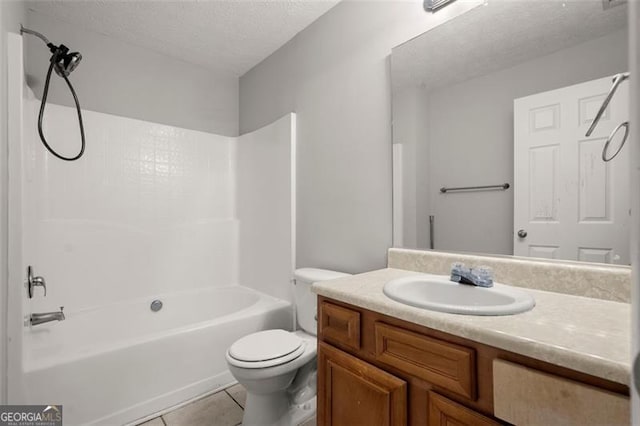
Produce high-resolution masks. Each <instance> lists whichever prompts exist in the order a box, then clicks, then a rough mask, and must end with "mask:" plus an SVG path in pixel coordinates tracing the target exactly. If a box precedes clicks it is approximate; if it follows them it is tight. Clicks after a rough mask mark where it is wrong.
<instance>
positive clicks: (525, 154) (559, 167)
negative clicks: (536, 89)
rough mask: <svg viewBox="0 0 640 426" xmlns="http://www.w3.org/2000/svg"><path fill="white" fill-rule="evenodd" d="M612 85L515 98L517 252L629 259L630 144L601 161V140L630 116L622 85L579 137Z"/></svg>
mask: <svg viewBox="0 0 640 426" xmlns="http://www.w3.org/2000/svg"><path fill="white" fill-rule="evenodd" d="M611 83H612V78H611V77H606V78H601V79H597V80H592V81H588V82H586V83H581V84H576V85H573V86H569V87H563V88H561V89H557V90H552V91H548V92H544V93H538V94H535V95H531V96H527V97H524V98H520V99H516V100H515V101H514V136H515V141H514V143H515V146H514V161H515V163H514V165H515V168H514V169H515V176H514V178H515V185H514V191H515V194H514V254H515V255H517V256H533V257H540V258H549V259H568V260H581V261H587V262H598V263H616V264H629V260H630V259H629V232H630V229H629V219H630V216H629V214H630V212H629V208H630V203H629V201H630V200H629V148H628V146H627V147H626V148H623V149H622V150H621V151H620V154H619V155H618V156H616V158H615V159H614V160H613V161H610V162H604V161H603V160H602V149H603V146H604V144H605V141H606V139H607V137H608V136H609V135H610V133H611V132H612V131H613V130H614V129H615V127H616V126H617V125H618V124H620V123H623V122H626V121H628V120H629V99H628V97H629V84H628V83H622V85H621V86H620V88H619V90H618V91H617V92H616V95H615V96H614V97H613V98H612V100H611V103H610V104H609V106H608V108H607V110H606V112H605V114H604V115H603V117H602V119H601V121H600V123H599V124H598V126H597V127H596V130H595V132H594V133H593V134H592V135H591V136H590V137H586V136H585V133H586V132H587V129H588V128H589V126H590V125H591V123H592V122H593V118H594V117H595V115H596V113H597V111H598V109H599V108H600V106H601V105H602V102H603V100H604V98H605V97H606V95H607V93H608V92H609V89H610V88H611ZM614 142H617V141H614Z"/></svg>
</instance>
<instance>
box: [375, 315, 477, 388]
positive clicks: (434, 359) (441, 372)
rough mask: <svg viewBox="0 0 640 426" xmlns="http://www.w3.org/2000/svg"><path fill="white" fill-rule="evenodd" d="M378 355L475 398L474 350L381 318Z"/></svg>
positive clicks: (384, 360) (377, 340)
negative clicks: (393, 324)
mask: <svg viewBox="0 0 640 426" xmlns="http://www.w3.org/2000/svg"><path fill="white" fill-rule="evenodd" d="M374 328H375V337H376V352H375V355H376V359H377V360H379V361H381V362H383V363H385V364H388V365H390V366H392V367H395V368H397V369H399V370H401V371H404V372H406V373H408V374H411V375H412V376H416V377H419V378H421V379H423V380H425V381H427V382H429V383H431V384H433V385H435V386H439V387H441V388H442V389H446V390H448V391H451V392H455V393H457V394H459V395H462V396H464V397H467V398H470V399H472V400H475V398H476V371H475V370H476V363H475V351H474V350H473V349H471V348H467V347H464V346H460V345H456V344H453V343H448V342H444V341H442V340H438V339H434V338H432V337H427V336H424V335H422V334H418V333H414V332H412V331H408V330H404V329H402V328H398V327H394V326H391V325H388V324H384V323H381V322H376V323H375V325H374Z"/></svg>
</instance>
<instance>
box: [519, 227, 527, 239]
mask: <svg viewBox="0 0 640 426" xmlns="http://www.w3.org/2000/svg"><path fill="white" fill-rule="evenodd" d="M518 238H527V231H525V230H524V229H521V230H519V231H518Z"/></svg>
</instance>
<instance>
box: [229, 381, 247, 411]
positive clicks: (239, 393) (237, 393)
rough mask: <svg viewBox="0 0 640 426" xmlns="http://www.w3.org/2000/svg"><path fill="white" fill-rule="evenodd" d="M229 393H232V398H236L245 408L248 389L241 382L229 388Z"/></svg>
mask: <svg viewBox="0 0 640 426" xmlns="http://www.w3.org/2000/svg"><path fill="white" fill-rule="evenodd" d="M227 393H228V394H229V395H231V398H233V399H235V400H236V402H237V403H238V404H240V406H241V407H242V408H244V404H245V402H246V401H247V391H246V390H245V388H244V387H243V386H242V385H241V384H237V385H233V386H231V387H230V388H227Z"/></svg>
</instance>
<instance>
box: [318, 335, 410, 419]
mask: <svg viewBox="0 0 640 426" xmlns="http://www.w3.org/2000/svg"><path fill="white" fill-rule="evenodd" d="M406 424H407V383H406V382H405V381H404V380H401V379H399V378H397V377H395V376H393V375H391V374H389V373H387V372H385V371H382V370H380V369H379V368H376V367H374V366H373V365H371V364H368V363H366V362H364V361H362V360H360V359H358V358H355V357H353V356H351V355H349V354H347V353H345V352H342V351H341V350H338V349H336V348H334V347H332V346H330V345H328V344H326V343H324V342H319V343H318V426H329V425H333V426H360V425H362V426H378V425H379V426H400V425H406Z"/></svg>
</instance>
